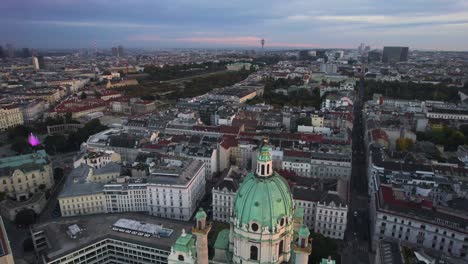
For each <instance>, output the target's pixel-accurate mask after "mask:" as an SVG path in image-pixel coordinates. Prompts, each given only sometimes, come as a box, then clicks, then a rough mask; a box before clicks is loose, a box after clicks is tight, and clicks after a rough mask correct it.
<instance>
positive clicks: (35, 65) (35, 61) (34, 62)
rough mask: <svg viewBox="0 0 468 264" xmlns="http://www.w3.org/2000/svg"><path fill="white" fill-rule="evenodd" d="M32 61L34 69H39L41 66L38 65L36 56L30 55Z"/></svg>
mask: <svg viewBox="0 0 468 264" xmlns="http://www.w3.org/2000/svg"><path fill="white" fill-rule="evenodd" d="M32 63H33V66H34V69H35V70H39V69H40V68H41V67H40V65H39V59H38V58H37V57H36V56H33V57H32Z"/></svg>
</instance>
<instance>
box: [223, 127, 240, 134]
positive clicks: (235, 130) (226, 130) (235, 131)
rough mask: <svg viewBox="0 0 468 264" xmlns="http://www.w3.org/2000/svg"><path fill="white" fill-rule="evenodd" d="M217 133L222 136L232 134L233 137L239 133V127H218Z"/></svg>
mask: <svg viewBox="0 0 468 264" xmlns="http://www.w3.org/2000/svg"><path fill="white" fill-rule="evenodd" d="M219 132H221V133H223V134H233V135H238V134H239V132H240V127H239V126H226V125H221V126H220V127H219Z"/></svg>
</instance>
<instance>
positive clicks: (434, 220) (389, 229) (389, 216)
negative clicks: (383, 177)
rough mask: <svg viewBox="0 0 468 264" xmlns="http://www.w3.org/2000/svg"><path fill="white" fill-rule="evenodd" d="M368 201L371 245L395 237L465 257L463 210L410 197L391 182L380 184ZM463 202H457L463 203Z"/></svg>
mask: <svg viewBox="0 0 468 264" xmlns="http://www.w3.org/2000/svg"><path fill="white" fill-rule="evenodd" d="M373 199H374V201H375V202H371V234H372V236H373V239H372V246H373V248H376V247H377V246H378V245H377V244H376V243H377V241H379V239H385V238H389V239H397V240H400V241H403V242H405V243H409V244H413V245H414V246H417V247H422V248H427V249H432V250H436V251H440V252H443V253H445V254H447V255H449V256H453V257H457V258H462V259H465V260H468V255H467V253H468V232H467V223H468V218H467V217H466V214H465V213H463V209H462V208H459V209H457V208H456V207H455V208H454V207H451V208H448V207H445V206H436V205H434V204H433V203H432V202H431V201H428V200H425V199H419V200H418V199H409V198H408V197H406V196H405V194H404V193H402V192H401V191H399V190H396V189H394V188H393V187H392V186H391V185H381V186H380V188H379V190H378V192H377V193H376V194H375V196H373ZM464 203H466V200H465V202H461V203H460V204H459V205H460V206H463V204H464Z"/></svg>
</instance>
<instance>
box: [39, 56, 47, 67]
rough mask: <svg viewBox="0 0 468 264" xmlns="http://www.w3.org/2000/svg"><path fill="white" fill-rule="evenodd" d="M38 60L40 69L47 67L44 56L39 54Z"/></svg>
mask: <svg viewBox="0 0 468 264" xmlns="http://www.w3.org/2000/svg"><path fill="white" fill-rule="evenodd" d="M37 61H38V63H39V69H45V67H46V65H45V62H44V56H42V55H38V56H37Z"/></svg>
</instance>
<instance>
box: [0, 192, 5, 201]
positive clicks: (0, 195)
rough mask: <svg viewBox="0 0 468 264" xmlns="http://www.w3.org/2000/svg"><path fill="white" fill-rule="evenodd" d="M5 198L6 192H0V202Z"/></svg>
mask: <svg viewBox="0 0 468 264" xmlns="http://www.w3.org/2000/svg"><path fill="white" fill-rule="evenodd" d="M5 199H6V193H5V192H0V202H1V201H3V200H5Z"/></svg>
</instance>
